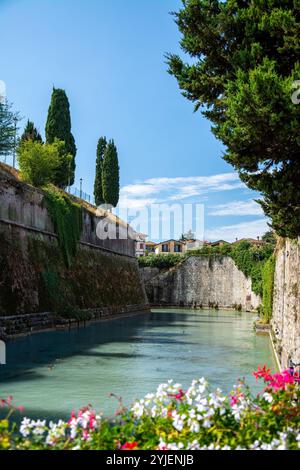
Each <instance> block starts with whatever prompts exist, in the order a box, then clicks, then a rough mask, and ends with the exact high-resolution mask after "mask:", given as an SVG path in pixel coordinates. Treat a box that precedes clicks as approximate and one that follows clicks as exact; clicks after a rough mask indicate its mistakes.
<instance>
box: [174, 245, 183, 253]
mask: <svg viewBox="0 0 300 470" xmlns="http://www.w3.org/2000/svg"><path fill="white" fill-rule="evenodd" d="M181 249H182V247H181V245H174V251H175V253H181Z"/></svg>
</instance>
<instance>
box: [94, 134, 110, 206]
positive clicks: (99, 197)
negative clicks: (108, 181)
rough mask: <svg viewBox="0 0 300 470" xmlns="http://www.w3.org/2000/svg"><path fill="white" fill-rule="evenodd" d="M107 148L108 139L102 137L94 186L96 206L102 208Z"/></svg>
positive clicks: (98, 150) (98, 148)
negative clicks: (103, 172)
mask: <svg viewBox="0 0 300 470" xmlns="http://www.w3.org/2000/svg"><path fill="white" fill-rule="evenodd" d="M106 146H107V141H106V137H100V139H99V141H98V145H97V157H96V175H95V184H94V197H95V203H96V206H100V205H101V204H103V203H104V197H103V188H102V170H103V160H104V153H105V149H106Z"/></svg>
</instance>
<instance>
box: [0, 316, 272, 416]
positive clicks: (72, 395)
mask: <svg viewBox="0 0 300 470" xmlns="http://www.w3.org/2000/svg"><path fill="white" fill-rule="evenodd" d="M254 320H255V316H254V315H253V314H250V313H239V312H235V311H225V310H219V311H216V310H189V309H174V308H170V309H155V310H152V312H149V313H143V314H140V315H134V316H131V317H126V318H125V317H124V318H118V319H114V320H107V321H104V322H99V323H94V324H91V325H89V326H87V327H86V328H84V327H81V328H79V329H77V328H75V329H72V330H70V331H53V332H45V333H38V334H35V335H32V336H26V337H23V338H18V339H16V340H13V341H10V342H9V343H8V344H7V365H6V366H1V367H0V397H6V396H8V395H12V396H13V398H14V403H15V404H16V405H23V406H24V407H25V412H24V413H25V414H26V415H27V416H32V417H35V418H37V417H44V418H51V419H54V418H56V419H57V418H66V417H67V416H69V413H70V412H71V411H72V410H77V409H78V408H80V407H82V406H84V405H88V404H92V405H93V407H94V408H95V409H97V411H98V410H100V411H103V412H104V414H105V415H112V414H113V413H114V411H115V410H116V407H117V405H118V404H117V401H116V400H115V399H114V398H111V397H109V394H110V393H114V394H116V395H117V396H122V397H123V399H124V403H125V404H126V405H129V404H130V402H131V401H132V400H133V399H135V398H141V397H142V396H143V395H144V394H145V393H147V392H151V391H154V390H155V388H156V387H157V385H158V384H159V383H161V382H165V381H167V380H168V379H171V378H173V379H174V380H175V381H177V382H180V383H182V384H183V386H186V385H188V384H189V383H190V382H191V380H192V379H194V378H199V377H202V376H204V377H206V378H207V379H208V380H209V382H210V383H211V385H212V387H217V386H218V387H221V388H222V389H223V390H228V391H229V390H230V389H231V387H232V385H233V384H234V383H235V381H236V379H237V378H239V377H243V376H245V377H246V379H247V381H248V383H250V384H252V385H253V387H254V390H256V391H258V390H260V388H259V385H258V384H256V382H255V379H254V378H253V377H252V371H253V370H254V369H256V368H257V365H258V364H267V365H268V366H269V367H271V368H272V369H273V370H275V369H276V363H275V358H274V356H273V351H272V346H271V343H270V339H269V337H268V336H265V335H256V334H255V332H254V330H253V322H254Z"/></svg>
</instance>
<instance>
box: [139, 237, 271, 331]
mask: <svg viewBox="0 0 300 470" xmlns="http://www.w3.org/2000/svg"><path fill="white" fill-rule="evenodd" d="M274 249H275V244H274V243H272V242H271V243H265V244H262V245H259V246H257V245H253V244H251V243H250V242H248V241H246V240H244V241H241V242H239V243H233V244H229V243H224V244H223V245H220V246H211V245H205V246H203V247H202V248H200V249H197V250H191V251H188V252H187V253H186V254H185V255H183V256H182V255H176V254H167V255H148V256H146V257H141V258H139V265H140V267H157V268H159V269H167V268H170V267H172V266H176V264H178V263H180V262H182V261H184V259H186V258H188V257H190V256H204V257H208V258H209V259H210V260H213V259H220V258H221V257H224V256H229V257H231V258H232V259H233V261H234V262H235V264H236V266H237V268H238V269H239V270H240V271H242V272H243V273H244V274H245V276H246V277H247V278H250V279H251V282H252V290H253V292H254V293H255V294H257V295H259V296H260V297H261V298H262V307H261V314H262V318H263V321H264V322H266V323H268V322H269V320H270V318H271V315H272V299H273V284H274V272H275V258H274V256H273V253H274Z"/></svg>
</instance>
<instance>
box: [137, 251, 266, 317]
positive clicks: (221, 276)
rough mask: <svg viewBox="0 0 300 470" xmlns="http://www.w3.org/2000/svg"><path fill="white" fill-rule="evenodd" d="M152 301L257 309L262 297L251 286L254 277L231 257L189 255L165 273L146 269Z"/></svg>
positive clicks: (196, 305) (147, 289)
mask: <svg viewBox="0 0 300 470" xmlns="http://www.w3.org/2000/svg"><path fill="white" fill-rule="evenodd" d="M141 271H142V277H143V279H144V281H145V287H146V292H147V295H148V299H149V302H150V303H151V304H153V305H174V306H175V305H178V306H187V307H201V306H202V307H206V306H210V305H212V304H214V305H218V306H219V307H228V308H229V307H233V306H237V305H241V307H242V309H243V310H254V309H256V308H257V307H258V306H259V305H260V303H261V299H260V298H259V296H257V295H256V294H255V293H254V292H252V289H251V279H247V278H246V277H245V275H244V274H243V273H242V272H241V271H240V270H239V269H238V268H237V267H236V265H235V263H234V261H233V260H232V259H231V258H229V257H214V258H211V257H205V256H201V257H200V256H194V257H192V256H191V257H189V258H187V259H186V260H185V261H183V262H182V263H180V264H179V265H177V266H175V267H173V268H171V269H169V270H167V271H162V272H157V269H156V268H154V270H153V269H152V268H143V269H141Z"/></svg>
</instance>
